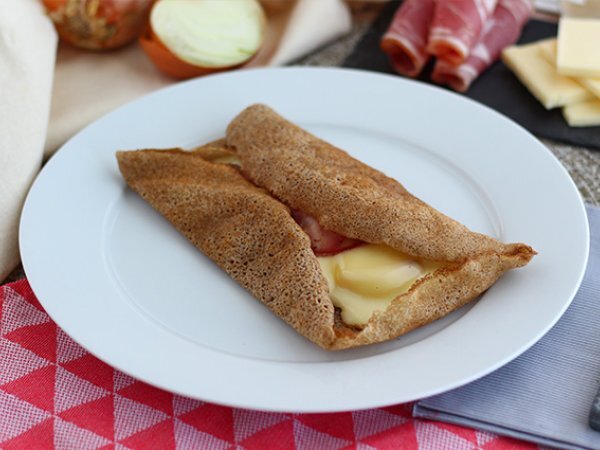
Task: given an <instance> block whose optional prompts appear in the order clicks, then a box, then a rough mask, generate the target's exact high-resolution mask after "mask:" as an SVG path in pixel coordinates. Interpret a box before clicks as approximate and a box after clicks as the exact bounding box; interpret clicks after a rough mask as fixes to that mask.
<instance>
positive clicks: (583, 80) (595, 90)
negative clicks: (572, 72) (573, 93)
mask: <svg viewBox="0 0 600 450" xmlns="http://www.w3.org/2000/svg"><path fill="white" fill-rule="evenodd" d="M538 44H539V49H540V52H541V55H542V56H543V57H544V58H545V59H546V61H548V62H549V63H551V64H554V65H556V52H557V40H556V38H551V39H544V40H543V41H538ZM599 45H600V44H599ZM599 51H600V50H599ZM574 79H575V80H576V81H577V82H578V83H579V84H581V85H582V86H583V87H584V88H586V89H587V90H588V91H590V92H591V93H592V94H594V95H595V96H596V97H599V98H600V77H598V78H588V77H575V78H574Z"/></svg>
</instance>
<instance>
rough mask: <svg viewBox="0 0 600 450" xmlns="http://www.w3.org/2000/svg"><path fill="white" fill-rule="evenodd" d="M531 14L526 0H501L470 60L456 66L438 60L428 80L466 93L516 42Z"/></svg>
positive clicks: (529, 4) (529, 3) (531, 8)
mask: <svg viewBox="0 0 600 450" xmlns="http://www.w3.org/2000/svg"><path fill="white" fill-rule="evenodd" d="M532 12H533V6H532V4H531V2H530V1H529V0H500V2H499V3H498V6H497V7H496V10H495V11H494V15H493V16H492V17H491V18H490V19H489V21H488V23H487V24H486V25H485V27H484V30H483V34H482V35H481V38H480V39H479V41H478V42H477V44H476V45H475V47H474V48H473V51H472V52H471V54H470V56H469V58H468V59H467V60H466V61H465V62H464V63H462V64H460V65H458V66H455V65H452V64H450V63H448V62H447V61H445V60H438V61H437V62H436V65H435V67H434V69H433V73H432V74H431V79H432V80H433V81H434V82H436V83H439V84H447V85H448V86H450V87H451V88H452V89H454V90H456V91H459V92H464V91H466V90H467V89H469V86H471V83H472V82H473V81H474V80H475V78H477V77H478V76H479V75H480V74H481V73H482V72H483V71H484V70H486V69H487V68H488V67H489V66H490V65H491V64H492V63H493V62H494V61H495V60H496V59H498V57H499V56H500V54H501V53H502V50H503V49H504V48H505V47H507V46H509V45H512V44H514V43H515V42H516V41H517V39H518V37H519V35H520V34H521V30H522V29H523V26H524V25H525V23H526V22H527V21H528V20H529V18H530V17H531V14H532Z"/></svg>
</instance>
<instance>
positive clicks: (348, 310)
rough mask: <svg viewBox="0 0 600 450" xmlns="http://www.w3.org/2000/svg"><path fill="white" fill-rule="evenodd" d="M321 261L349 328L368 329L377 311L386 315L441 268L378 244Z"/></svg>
mask: <svg viewBox="0 0 600 450" xmlns="http://www.w3.org/2000/svg"><path fill="white" fill-rule="evenodd" d="M317 259H318V260H319V264H320V265H321V269H322V271H323V274H324V276H325V278H326V279H327V284H328V286H329V293H330V296H331V300H332V301H333V304H334V305H335V306H336V307H338V308H339V309H340V310H341V315H342V320H343V321H344V322H345V323H346V324H348V325H365V324H366V323H367V322H368V321H369V319H370V318H371V316H372V315H373V313H374V312H375V311H384V310H385V309H386V308H387V307H388V306H389V305H390V303H391V302H392V300H393V299H394V298H396V297H397V296H399V295H400V294H403V293H405V292H407V291H408V290H409V289H410V287H411V286H412V284H413V283H414V282H415V280H417V279H418V278H420V277H422V276H424V275H426V274H428V273H430V272H433V271H434V270H435V269H436V268H437V265H436V264H434V263H430V262H427V263H423V262H419V261H416V260H414V259H411V258H410V257H408V256H407V255H405V254H403V253H401V252H399V251H397V250H394V249H392V248H390V247H388V246H386V245H375V244H367V245H363V246H360V247H357V248H354V249H351V250H346V251H343V252H341V253H338V254H337V255H334V256H321V257H318V258H317Z"/></svg>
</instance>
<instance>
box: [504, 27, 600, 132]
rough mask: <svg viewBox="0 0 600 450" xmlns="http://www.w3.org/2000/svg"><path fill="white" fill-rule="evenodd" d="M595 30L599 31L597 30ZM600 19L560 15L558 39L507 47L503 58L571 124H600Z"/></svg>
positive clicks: (535, 94)
mask: <svg viewBox="0 0 600 450" xmlns="http://www.w3.org/2000/svg"><path fill="white" fill-rule="evenodd" d="M594 30H596V31H594ZM598 43H600V19H585V20H583V19H574V18H569V17H565V18H561V21H560V25H559V35H558V39H545V40H542V41H538V42H534V43H532V44H526V45H520V46H512V47H509V48H507V49H505V50H504V52H503V54H502V60H503V61H504V63H505V64H506V65H507V66H508V67H509V68H510V69H511V71H512V72H513V73H514V74H515V75H516V76H517V78H519V80H520V81H521V82H522V83H523V84H524V85H525V86H526V87H527V89H528V90H529V91H530V92H531V93H532V94H533V95H534V96H535V97H536V98H537V99H538V100H539V101H540V103H542V105H544V107H545V108H546V109H552V108H558V107H560V108H562V111H563V115H564V117H565V120H566V121H567V123H568V124H569V125H570V126H574V127H575V126H594V125H600V45H599V44H598Z"/></svg>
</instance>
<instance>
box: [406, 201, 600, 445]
mask: <svg viewBox="0 0 600 450" xmlns="http://www.w3.org/2000/svg"><path fill="white" fill-rule="evenodd" d="M587 212H588V218H589V223H590V241H591V245H590V256H589V262H588V267H587V271H586V274H585V277H584V279H583V282H582V284H581V287H580V288H579V291H578V293H577V295H576V296H575V299H574V300H573V303H572V304H571V306H570V307H569V309H567V312H566V313H565V314H564V316H563V317H562V318H561V319H560V320H559V321H558V323H557V324H556V325H555V326H554V327H553V328H552V329H551V330H550V331H549V332H548V334H546V335H545V336H544V337H543V338H542V339H541V340H540V341H539V342H538V343H537V344H535V345H534V346H533V347H532V348H531V349H529V350H528V351H526V352H525V353H523V354H522V355H521V356H519V357H518V358H517V359H515V360H514V361H512V362H510V363H509V364H507V365H506V366H504V367H502V368H501V369H499V370H497V371H495V372H493V373H491V374H490V375H488V376H486V377H483V378H481V379H479V380H477V381H475V382H473V383H469V384H467V385H466V386H463V387H461V388H458V389H454V390H452V391H449V392H446V393H444V394H440V395H437V396H435V397H430V398H428V399H425V400H422V401H420V402H418V403H417V404H416V405H415V409H414V412H415V416H416V417H423V418H428V419H433V420H437V421H444V422H450V423H454V424H458V425H461V426H466V427H470V428H479V429H481V430H485V431H489V432H492V433H497V434H502V435H507V436H511V437H515V438H518V439H523V440H527V441H532V442H536V443H538V444H541V445H548V446H551V447H557V448H563V449H573V450H575V449H600V432H598V431H594V430H593V429H592V428H590V426H589V425H588V415H589V412H590V408H591V406H592V403H593V400H594V396H595V395H596V393H597V392H598V388H600V383H599V380H600V326H598V324H599V323H600V301H599V300H600V208H594V207H591V206H589V207H588V208H587ZM565 264H568V261H565ZM542 300H543V299H542ZM506 332H507V333H510V330H506Z"/></svg>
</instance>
